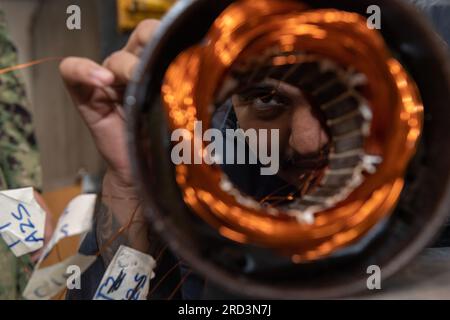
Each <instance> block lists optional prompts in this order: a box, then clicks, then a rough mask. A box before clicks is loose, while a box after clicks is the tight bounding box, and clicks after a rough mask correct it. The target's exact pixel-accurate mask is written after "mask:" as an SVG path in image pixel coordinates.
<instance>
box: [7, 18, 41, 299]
mask: <svg viewBox="0 0 450 320" xmlns="http://www.w3.org/2000/svg"><path fill="white" fill-rule="evenodd" d="M15 64H17V54H16V49H15V47H14V45H13V44H12V43H11V41H10V39H9V38H8V36H7V33H6V26H5V19H4V16H3V12H1V10H0V70H1V69H3V68H7V67H10V66H12V65H15ZM41 180H42V178H41V168H40V160H39V153H38V150H37V146H36V140H35V137H34V132H33V124H32V121H31V115H30V113H29V112H28V110H27V99H26V94H25V89H24V86H23V83H22V81H21V80H20V79H19V77H18V75H17V74H15V73H13V72H10V73H6V74H0V190H3V189H13V188H19V187H29V186H33V187H35V188H37V189H40V187H41ZM0 209H1V208H0ZM0 214H6V213H5V212H0ZM31 267H32V264H31V260H30V258H29V256H28V255H27V256H23V257H21V258H16V257H15V256H14V254H13V253H12V252H11V251H10V250H9V249H8V247H7V246H6V244H5V243H4V241H3V239H1V238H0V299H19V298H21V292H22V291H23V289H24V288H25V285H26V282H27V279H28V277H29V275H30V271H31Z"/></svg>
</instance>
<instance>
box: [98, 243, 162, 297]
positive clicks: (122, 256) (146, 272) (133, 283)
mask: <svg viewBox="0 0 450 320" xmlns="http://www.w3.org/2000/svg"><path fill="white" fill-rule="evenodd" d="M155 266H156V262H155V260H154V259H153V258H152V256H150V255H148V254H144V253H142V252H139V251H137V250H134V249H132V248H129V247H126V246H123V245H122V246H120V247H119V250H117V252H116V254H115V256H114V258H113V260H112V261H111V263H110V264H109V266H108V269H107V270H106V272H105V274H104V275H103V278H102V281H101V282H100V285H99V287H98V288H97V292H96V293H95V295H94V300H145V299H146V298H147V294H148V289H149V284H150V280H151V279H152V278H153V277H154V273H153V270H154V268H155Z"/></svg>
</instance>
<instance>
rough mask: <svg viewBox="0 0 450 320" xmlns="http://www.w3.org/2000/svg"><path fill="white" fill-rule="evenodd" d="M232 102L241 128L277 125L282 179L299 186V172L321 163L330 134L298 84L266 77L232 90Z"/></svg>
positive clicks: (267, 127) (275, 127)
mask: <svg viewBox="0 0 450 320" xmlns="http://www.w3.org/2000/svg"><path fill="white" fill-rule="evenodd" d="M232 103H233V107H234V110H235V113H236V117H237V119H238V124H239V127H240V128H242V129H243V130H248V129H256V130H258V129H279V132H280V141H279V147H280V159H281V162H282V166H281V169H280V172H279V175H280V176H281V177H282V178H283V179H284V180H286V181H288V182H290V183H292V184H294V185H298V186H300V185H302V178H301V177H302V175H304V174H305V173H307V172H308V171H311V170H313V169H318V168H321V167H323V163H320V161H319V160H320V159H321V153H322V152H323V149H324V147H325V146H326V145H327V144H328V142H329V137H328V135H327V133H326V131H325V130H324V128H323V126H322V124H321V122H320V120H319V119H318V117H317V115H316V114H315V113H314V111H313V109H312V107H311V106H310V105H309V103H308V102H307V101H306V99H305V97H304V96H303V94H302V92H301V91H300V89H299V88H297V87H295V86H293V85H291V84H288V83H286V82H282V81H280V80H275V79H270V78H268V79H266V80H264V81H262V82H260V83H257V84H255V85H252V86H251V87H249V88H248V89H245V90H244V91H243V92H240V93H239V94H234V95H233V97H232ZM269 147H270V141H268V148H269ZM322 162H323V161H322Z"/></svg>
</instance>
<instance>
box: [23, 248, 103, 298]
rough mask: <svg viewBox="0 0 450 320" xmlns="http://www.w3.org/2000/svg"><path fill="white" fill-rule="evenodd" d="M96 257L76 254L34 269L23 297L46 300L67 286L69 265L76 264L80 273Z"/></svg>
mask: <svg viewBox="0 0 450 320" xmlns="http://www.w3.org/2000/svg"><path fill="white" fill-rule="evenodd" d="M96 258H97V257H96V256H85V255H82V254H76V255H74V256H72V257H70V258H67V259H66V260H64V261H63V262H60V263H57V264H54V265H52V266H50V267H47V268H42V269H39V270H35V271H34V272H33V275H32V276H31V279H30V281H29V282H28V284H27V286H26V288H25V290H24V292H23V296H24V298H26V299H29V300H48V299H50V298H52V297H54V296H55V295H56V294H58V293H59V292H60V291H61V290H62V289H64V288H65V287H66V286H67V279H68V278H69V276H70V274H68V273H67V272H68V270H67V269H68V268H69V267H71V266H77V267H78V268H79V270H80V274H81V273H83V272H84V271H85V270H86V269H87V268H89V266H90V265H91V264H92V263H94V261H95V259H96Z"/></svg>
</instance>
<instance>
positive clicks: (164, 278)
mask: <svg viewBox="0 0 450 320" xmlns="http://www.w3.org/2000/svg"><path fill="white" fill-rule="evenodd" d="M181 262H182V261H181V260H179V261H178V262H177V263H176V264H175V265H173V266H172V267H171V268H170V269H169V270H168V271H167V272H166V273H165V274H164V275H163V276H162V277H161V279H160V280H159V281H158V282H157V283H156V284H155V286H154V287H153V288H152V290H150V292H149V293H148V295H147V297H148V298H151V296H152V295H153V293H155V291H156V289H158V288H159V286H160V285H161V283H163V282H164V280H166V278H167V277H168V276H169V275H170V274H171V273H172V272H173V271H174V270H176V268H177V267H178V266H179V265H180V264H181Z"/></svg>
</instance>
